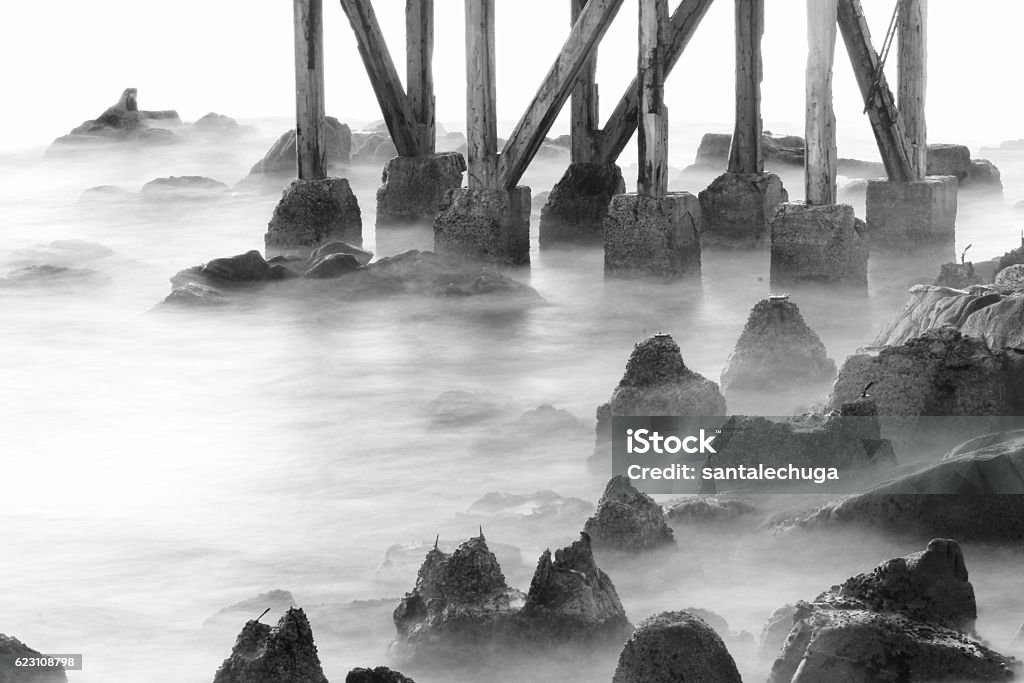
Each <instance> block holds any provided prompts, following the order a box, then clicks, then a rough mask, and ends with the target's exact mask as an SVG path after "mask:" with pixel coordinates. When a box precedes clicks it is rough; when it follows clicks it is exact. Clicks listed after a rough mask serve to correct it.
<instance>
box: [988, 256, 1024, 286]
mask: <svg viewBox="0 0 1024 683" xmlns="http://www.w3.org/2000/svg"><path fill="white" fill-rule="evenodd" d="M995 286H996V288H997V289H1009V290H1014V291H1019V290H1021V289H1024V264H1021V263H1015V264H1014V265H1012V266H1007V267H1006V268H1003V269H1002V270H1000V271H999V273H997V274H996V280H995Z"/></svg>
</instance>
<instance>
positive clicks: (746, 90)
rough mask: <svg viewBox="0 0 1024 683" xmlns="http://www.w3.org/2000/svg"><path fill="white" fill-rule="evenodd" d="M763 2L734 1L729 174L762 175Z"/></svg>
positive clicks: (751, 0)
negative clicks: (732, 126) (733, 97)
mask: <svg viewBox="0 0 1024 683" xmlns="http://www.w3.org/2000/svg"><path fill="white" fill-rule="evenodd" d="M763 35H764V0H736V129H735V131H734V132H733V136H732V149H731V150H730V152H729V173H764V158H763V156H762V153H761V80H762V75H763V67H762V63H761V37H762V36H763Z"/></svg>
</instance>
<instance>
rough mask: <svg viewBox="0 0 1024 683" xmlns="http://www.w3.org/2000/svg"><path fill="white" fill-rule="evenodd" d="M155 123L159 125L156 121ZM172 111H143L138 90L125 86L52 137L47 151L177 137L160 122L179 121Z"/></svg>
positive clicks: (156, 142)
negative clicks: (103, 106)
mask: <svg viewBox="0 0 1024 683" xmlns="http://www.w3.org/2000/svg"><path fill="white" fill-rule="evenodd" d="M158 123H159V126H158V125H157V124H158ZM180 124H181V119H180V118H179V117H178V113H177V112H175V111H169V110H168V111H145V110H140V109H139V104H138V91H137V90H136V89H135V88H126V89H125V91H124V92H123V93H121V97H120V99H119V100H118V101H117V103H116V104H114V105H113V106H111V107H108V108H107V110H106V111H104V112H103V113H102V114H100V115H99V116H97V117H96V118H95V119H92V120H89V121H86V122H84V123H83V124H81V125H80V126H78V127H77V128H75V129H74V130H72V131H71V132H70V133H69V134H67V135H65V136H63V137H59V138H57V139H56V140H54V141H53V145H52V146H51V147H50V149H49V150H48V153H55V152H59V151H62V150H66V149H68V148H73V147H75V146H82V145H86V146H88V145H107V144H111V143H144V144H148V145H160V144H167V143H173V142H177V141H179V140H180V138H179V137H178V136H177V135H176V134H174V133H173V132H171V131H170V130H168V129H166V128H163V127H160V126H163V125H172V126H174V125H180Z"/></svg>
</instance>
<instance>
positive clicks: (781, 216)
mask: <svg viewBox="0 0 1024 683" xmlns="http://www.w3.org/2000/svg"><path fill="white" fill-rule="evenodd" d="M867 283H868V238H867V227H866V226H865V225H864V223H863V222H862V221H859V220H858V219H857V218H856V216H854V213H853V207H852V206H849V205H847V204H826V205H821V206H812V205H808V204H804V203H802V202H787V203H785V204H781V205H780V206H779V209H778V211H777V213H776V214H775V220H774V222H773V223H772V240H771V287H772V289H773V290H774V289H778V288H782V287H792V286H800V285H840V286H848V287H867Z"/></svg>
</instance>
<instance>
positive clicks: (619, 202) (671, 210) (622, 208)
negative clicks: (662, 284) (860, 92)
mask: <svg viewBox="0 0 1024 683" xmlns="http://www.w3.org/2000/svg"><path fill="white" fill-rule="evenodd" d="M700 225H701V213H700V201H699V200H698V199H697V198H696V197H695V196H693V195H692V194H690V193H689V192H672V193H669V194H668V195H667V196H665V197H646V196H643V195H638V194H620V195H616V196H615V197H613V198H612V201H611V204H610V205H609V207H608V215H607V217H606V218H605V222H604V272H605V275H606V276H607V275H613V276H631V275H633V276H635V275H654V276H660V277H682V276H687V275H698V276H699V275H700Z"/></svg>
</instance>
